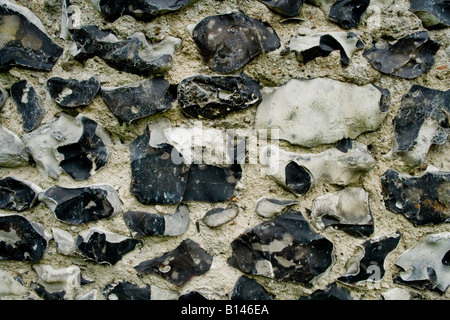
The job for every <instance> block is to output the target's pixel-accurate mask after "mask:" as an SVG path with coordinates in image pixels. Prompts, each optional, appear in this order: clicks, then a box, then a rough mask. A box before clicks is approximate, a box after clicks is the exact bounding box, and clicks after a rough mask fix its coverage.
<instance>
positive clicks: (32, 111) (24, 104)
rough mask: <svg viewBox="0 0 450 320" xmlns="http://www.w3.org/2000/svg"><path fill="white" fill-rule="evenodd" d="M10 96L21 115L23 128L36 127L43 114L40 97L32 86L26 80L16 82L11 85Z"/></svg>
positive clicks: (30, 128)
mask: <svg viewBox="0 0 450 320" xmlns="http://www.w3.org/2000/svg"><path fill="white" fill-rule="evenodd" d="M11 97H12V98H13V100H14V102H15V103H16V105H17V110H18V111H19V112H20V114H21V115H22V121H23V123H22V127H23V130H25V131H27V132H29V131H32V130H34V129H36V128H37V127H38V126H39V125H40V123H41V121H42V119H43V118H44V114H45V110H44V108H43V106H42V97H41V96H40V95H39V94H38V93H37V92H36V90H35V89H34V88H33V87H29V86H27V81H26V80H22V81H19V82H16V83H14V84H13V85H12V86H11Z"/></svg>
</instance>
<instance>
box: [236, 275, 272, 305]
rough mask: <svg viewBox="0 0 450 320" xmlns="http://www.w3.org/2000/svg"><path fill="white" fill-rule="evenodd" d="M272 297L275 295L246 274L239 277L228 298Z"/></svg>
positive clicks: (260, 298) (269, 298)
mask: <svg viewBox="0 0 450 320" xmlns="http://www.w3.org/2000/svg"><path fill="white" fill-rule="evenodd" d="M274 298H275V295H273V294H271V293H269V292H268V291H267V290H266V288H264V287H263V286H262V285H261V284H259V283H258V282H257V281H256V280H255V279H251V278H249V277H247V276H240V277H239V279H238V280H237V281H236V283H235V284H234V288H233V291H232V292H231V294H230V300H274Z"/></svg>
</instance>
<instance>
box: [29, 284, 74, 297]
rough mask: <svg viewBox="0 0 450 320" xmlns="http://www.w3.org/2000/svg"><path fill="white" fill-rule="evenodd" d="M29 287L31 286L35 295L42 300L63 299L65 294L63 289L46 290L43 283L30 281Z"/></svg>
mask: <svg viewBox="0 0 450 320" xmlns="http://www.w3.org/2000/svg"><path fill="white" fill-rule="evenodd" d="M30 287H31V289H33V290H34V292H36V293H37V295H38V296H39V297H41V298H42V299H44V300H65V298H64V297H65V295H66V292H65V291H59V292H53V293H50V292H48V291H47V290H45V288H44V286H43V285H41V284H39V283H37V282H32V283H31V285H30Z"/></svg>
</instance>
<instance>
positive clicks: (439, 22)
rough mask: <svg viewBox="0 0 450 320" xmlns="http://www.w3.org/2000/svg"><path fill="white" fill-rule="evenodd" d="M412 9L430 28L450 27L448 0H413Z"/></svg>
mask: <svg viewBox="0 0 450 320" xmlns="http://www.w3.org/2000/svg"><path fill="white" fill-rule="evenodd" d="M410 10H411V11H412V12H414V13H415V14H416V15H417V16H418V17H419V18H420V19H421V20H422V22H423V25H424V26H425V27H426V28H428V29H440V28H446V27H450V3H449V2H448V1H447V0H426V1H425V0H411V7H410Z"/></svg>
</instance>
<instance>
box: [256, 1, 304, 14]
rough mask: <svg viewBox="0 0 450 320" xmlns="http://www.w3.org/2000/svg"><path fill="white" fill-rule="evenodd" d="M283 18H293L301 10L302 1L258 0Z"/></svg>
mask: <svg viewBox="0 0 450 320" xmlns="http://www.w3.org/2000/svg"><path fill="white" fill-rule="evenodd" d="M258 1H259V2H262V3H264V4H265V5H266V6H267V7H268V8H269V9H271V10H272V11H275V12H276V13H279V14H281V15H283V16H287V17H294V16H296V15H297V14H298V13H299V12H300V10H301V9H302V6H303V2H305V1H304V0H258Z"/></svg>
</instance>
